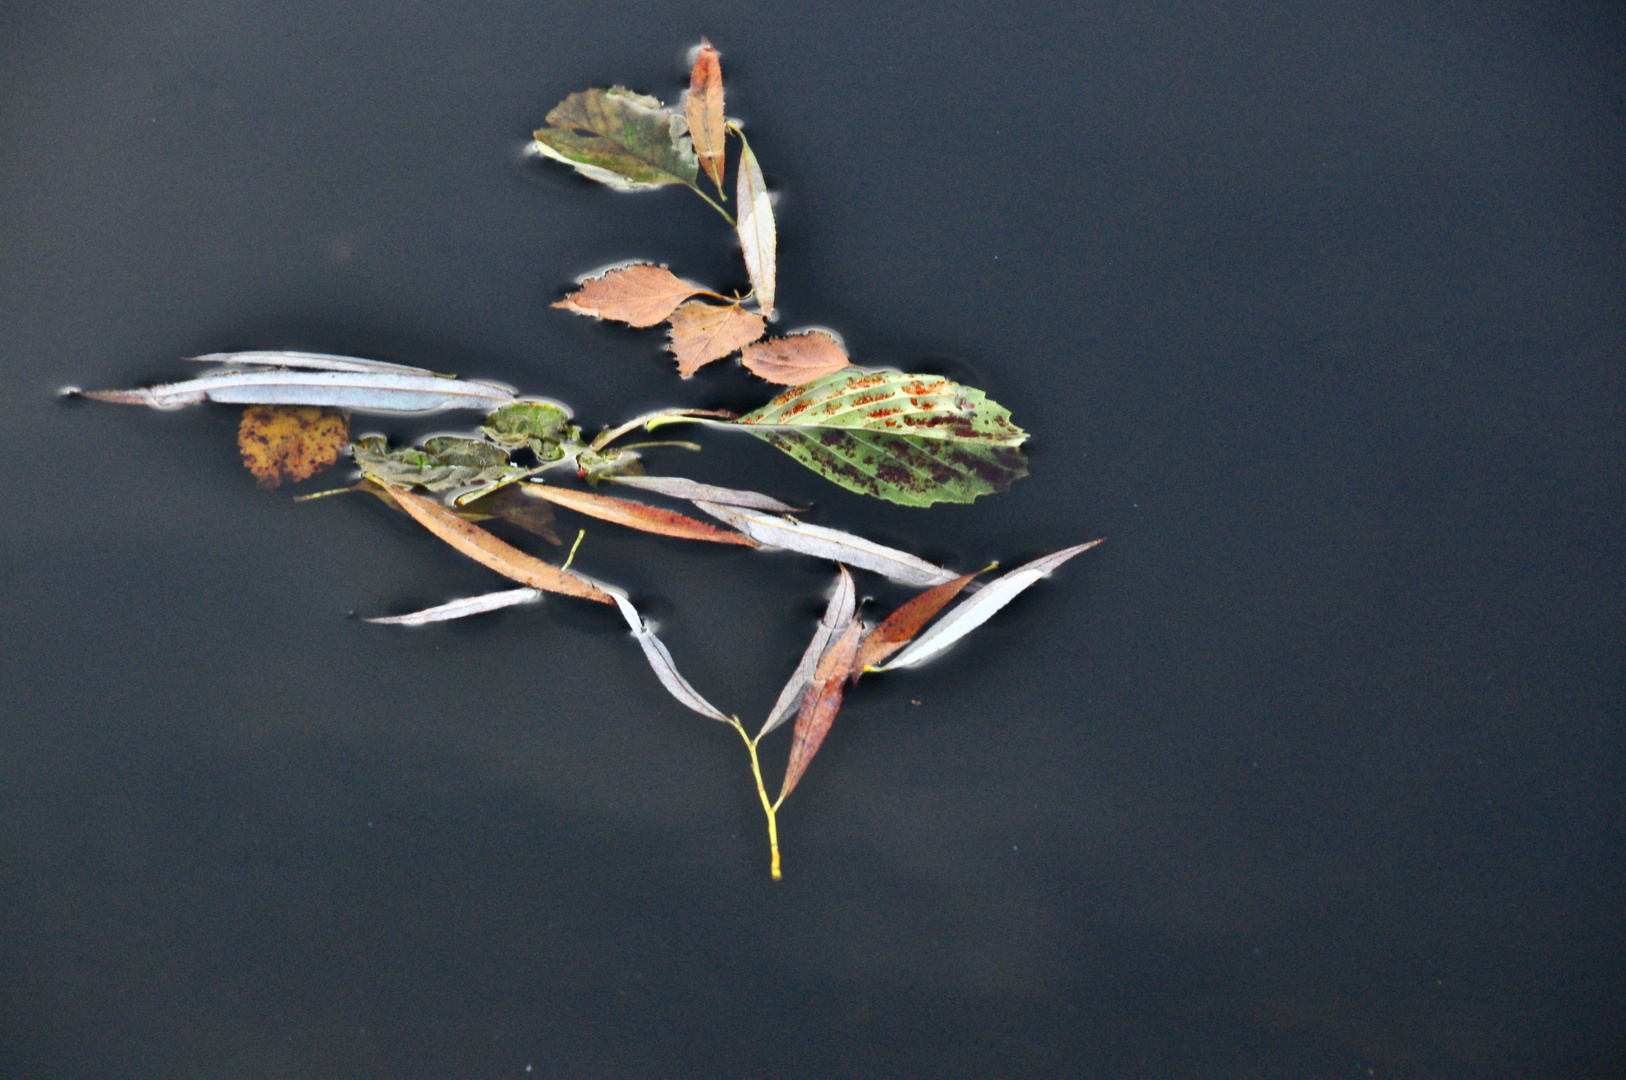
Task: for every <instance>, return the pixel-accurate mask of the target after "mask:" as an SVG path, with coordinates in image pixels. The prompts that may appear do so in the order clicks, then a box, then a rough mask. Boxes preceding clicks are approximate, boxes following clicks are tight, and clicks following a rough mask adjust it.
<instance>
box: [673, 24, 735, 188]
mask: <svg viewBox="0 0 1626 1080" xmlns="http://www.w3.org/2000/svg"><path fill="white" fill-rule="evenodd" d="M684 111H685V112H686V113H687V115H688V118H689V136H690V137H691V138H692V139H694V152H695V154H696V155H697V156H698V157H699V158H700V167H701V168H703V169H705V170H706V175H707V176H709V177H711V182H712V183H713V184H715V185H716V186H717V193H718V194H719V195H721V194H722V193H723V165H724V155H725V153H726V148H725V147H724V145H723V142H724V134H725V132H724V126H723V124H724V121H723V67H722V64H721V62H720V61H719V60H718V58H717V50H716V49H714V48H712V47H711V42H709V41H707V40H706V39H705V38H701V39H700V51H699V52H697V53H696V54H695V57H694V70H693V71H691V72H690V73H689V97H688V99H687V100H686V101H685V102H684ZM723 197H724V198H725V199H726V198H727V197H728V196H726V195H724V196H723Z"/></svg>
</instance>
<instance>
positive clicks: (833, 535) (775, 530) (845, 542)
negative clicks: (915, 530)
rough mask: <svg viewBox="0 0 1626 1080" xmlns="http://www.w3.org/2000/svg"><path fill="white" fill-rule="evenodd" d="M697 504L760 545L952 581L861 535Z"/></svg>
mask: <svg viewBox="0 0 1626 1080" xmlns="http://www.w3.org/2000/svg"><path fill="white" fill-rule="evenodd" d="M693 501H694V504H695V505H696V506H698V507H700V509H702V510H704V511H705V512H706V513H708V514H710V515H711V516H712V517H714V518H716V519H717V520H718V521H725V522H727V523H728V524H730V525H732V526H734V527H735V528H736V529H738V530H740V532H742V533H744V534H745V535H746V536H749V537H750V538H751V539H753V540H755V541H756V542H757V543H759V544H763V545H764V546H767V547H777V548H784V549H786V550H787V551H797V552H801V553H802V554H803V555H812V556H814V557H816V558H820V559H829V560H830V561H832V562H838V563H846V564H847V565H848V566H857V567H861V568H862V569H865V570H873V571H875V572H876V573H877V574H881V575H883V576H885V577H888V578H891V579H892V580H893V581H897V582H902V583H903V584H905V585H940V584H942V583H943V582H945V581H953V580H954V578H955V577H956V576H958V575H956V574H955V573H954V572H953V571H952V570H945V569H943V568H942V567H941V566H935V565H933V564H932V563H929V562H927V561H926V560H925V559H917V558H915V557H914V556H913V555H910V554H909V553H907V552H903V551H899V550H897V549H896V548H889V547H886V546H885V545H883V544H877V543H875V542H874V541H873V540H865V539H864V538H863V537H862V536H854V535H853V534H852V533H845V532H841V531H840V530H839V529H826V528H823V527H821V526H818V525H805V524H803V523H802V522H800V521H792V520H790V519H789V518H782V517H771V516H769V515H767V514H759V513H757V512H756V511H754V510H746V509H744V508H741V507H730V506H721V505H719V504H717V503H714V502H708V501H707V500H705V499H695V500H693Z"/></svg>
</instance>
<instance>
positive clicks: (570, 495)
mask: <svg viewBox="0 0 1626 1080" xmlns="http://www.w3.org/2000/svg"><path fill="white" fill-rule="evenodd" d="M520 490H521V491H522V492H524V494H526V495H528V496H530V497H532V498H535V499H545V500H547V501H548V502H551V503H556V504H558V505H559V506H564V507H568V508H569V509H571V510H574V511H576V512H577V513H578V514H586V515H587V516H588V517H595V518H598V519H599V520H601V521H610V522H614V523H615V524H617V525H625V526H626V527H627V528H629V529H638V530H640V531H642V532H651V533H659V534H660V535H661V536H671V537H675V538H677V539H679V540H709V541H711V542H712V543H714V544H740V545H743V546H744V547H758V546H760V545H758V544H757V542H756V541H755V540H752V539H751V538H750V537H748V536H742V535H740V534H739V533H737V532H730V531H729V530H727V529H719V528H717V527H716V526H715V525H708V524H706V523H705V522H704V521H696V520H695V519H694V518H692V517H686V516H685V515H683V514H675V513H673V512H672V511H670V510H662V509H661V508H660V507H657V506H646V505H645V504H643V503H640V502H633V501H631V500H630V499H617V498H614V497H613V496H610V495H595V494H593V493H592V492H590V491H573V490H571V489H570V488H561V487H552V486H550V485H547V484H524V485H521V487H520Z"/></svg>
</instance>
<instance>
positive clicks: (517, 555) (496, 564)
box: [384, 487, 615, 604]
mask: <svg viewBox="0 0 1626 1080" xmlns="http://www.w3.org/2000/svg"><path fill="white" fill-rule="evenodd" d="M384 490H385V491H386V492H387V493H388V494H389V497H390V498H392V499H394V500H395V504H396V505H397V506H399V507H400V508H401V509H402V510H405V511H406V512H407V513H409V514H411V515H412V516H413V517H414V518H415V519H417V522H418V524H419V525H422V526H423V527H424V528H426V529H428V530H429V531H430V532H432V533H434V534H435V535H436V536H438V537H440V538H441V539H442V540H444V541H446V542H447V543H448V544H450V545H452V547H454V548H456V549H457V550H458V551H461V552H462V553H463V554H465V555H467V556H468V557H469V558H471V559H473V560H474V561H475V562H477V563H479V564H480V565H482V566H486V567H489V568H490V569H492V570H495V571H497V573H499V574H501V575H503V576H504V577H508V578H513V579H514V580H515V581H517V582H519V583H520V584H522V585H529V586H530V587H531V588H533V589H544V590H546V591H547V592H556V593H564V594H565V595H566V596H579V597H581V598H582V599H583V600H597V601H598V602H599V603H601V604H613V603H615V598H614V597H612V596H611V595H610V594H609V593H607V592H604V591H603V590H601V589H599V588H597V587H596V586H594V585H592V584H590V583H588V582H586V581H583V580H582V579H581V578H579V577H577V576H576V575H575V574H572V573H570V572H569V571H568V570H561V569H559V568H558V567H557V566H554V565H553V564H552V563H545V562H543V561H542V560H541V559H538V558H536V557H535V556H532V555H527V554H525V552H523V551H521V550H519V548H517V547H514V546H513V545H511V544H505V543H503V542H502V541H501V540H498V539H497V538H496V537H495V536H492V535H491V534H490V533H488V532H486V531H485V530H484V529H482V528H480V527H479V526H478V525H471V524H469V523H468V522H466V521H464V520H463V519H462V518H460V517H458V516H457V515H456V514H454V513H452V512H451V511H450V510H448V509H446V508H445V507H444V506H442V505H441V504H440V503H438V502H435V501H434V500H433V499H426V498H424V497H423V496H422V495H413V494H412V493H411V492H408V491H403V490H402V489H400V488H395V487H386V488H385V489H384Z"/></svg>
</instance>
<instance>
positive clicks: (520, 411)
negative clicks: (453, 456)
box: [480, 401, 577, 461]
mask: <svg viewBox="0 0 1626 1080" xmlns="http://www.w3.org/2000/svg"><path fill="white" fill-rule="evenodd" d="M480 430H481V431H482V432H483V433H484V434H485V437H486V438H488V439H490V440H491V441H492V442H494V443H496V444H497V445H498V446H505V447H508V448H510V449H517V448H518V447H521V446H529V447H530V448H531V452H532V453H534V454H535V455H536V457H537V460H538V461H558V460H559V459H560V458H562V457H563V456H564V450H563V449H562V448H561V446H560V443H563V442H569V441H571V440H574V439H575V438H576V437H577V431H576V429H575V427H574V426H573V425H572V424H571V423H570V414H569V413H568V412H566V411H565V410H564V409H561V408H560V407H559V406H557V405H553V404H550V403H548V402H545V401H516V402H515V403H514V404H512V405H505V406H503V407H502V408H500V409H498V410H497V411H496V412H494V413H492V414H491V415H490V416H487V417H486V422H485V423H484V424H483V425H482V426H481V428H480Z"/></svg>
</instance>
